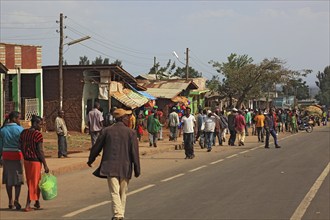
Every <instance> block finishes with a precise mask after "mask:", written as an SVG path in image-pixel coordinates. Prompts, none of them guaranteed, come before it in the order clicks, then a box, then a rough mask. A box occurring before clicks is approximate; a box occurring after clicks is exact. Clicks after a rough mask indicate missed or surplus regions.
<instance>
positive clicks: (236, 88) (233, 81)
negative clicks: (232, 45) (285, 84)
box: [210, 53, 291, 108]
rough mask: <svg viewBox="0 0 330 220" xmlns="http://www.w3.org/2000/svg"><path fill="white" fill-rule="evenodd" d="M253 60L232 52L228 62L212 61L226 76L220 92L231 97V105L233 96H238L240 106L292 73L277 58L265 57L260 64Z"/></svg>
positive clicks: (237, 105) (238, 105) (218, 70)
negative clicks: (264, 88)
mask: <svg viewBox="0 0 330 220" xmlns="http://www.w3.org/2000/svg"><path fill="white" fill-rule="evenodd" d="M252 62H253V59H252V58H251V57H249V56H248V55H237V54H234V53H232V54H230V56H229V57H228V58H227V62H223V63H219V62H216V61H212V60H211V61H210V63H211V64H212V66H213V67H214V68H216V71H217V72H219V73H220V74H222V75H223V76H224V79H223V82H222V83H221V84H220V86H219V92H220V94H223V96H224V97H229V100H230V103H229V106H231V105H232V98H237V100H238V101H237V104H236V107H238V108H240V107H241V105H242V103H243V102H244V101H246V100H248V99H250V98H254V97H258V96H259V95H260V93H261V91H262V88H263V87H265V85H267V88H272V87H274V86H275V84H276V83H279V82H281V80H282V77H283V76H285V75H288V74H291V73H290V71H288V70H286V69H285V68H284V67H283V62H282V61H281V60H279V59H277V58H273V59H272V60H268V59H264V60H263V61H262V62H261V63H260V64H253V63H252ZM284 78H285V77H284ZM224 97H222V98H224Z"/></svg>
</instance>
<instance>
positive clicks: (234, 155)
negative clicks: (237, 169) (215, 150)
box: [226, 154, 238, 159]
mask: <svg viewBox="0 0 330 220" xmlns="http://www.w3.org/2000/svg"><path fill="white" fill-rule="evenodd" d="M237 155H238V154H233V155H230V156H228V157H226V158H228V159H229V158H232V157H236V156H237Z"/></svg>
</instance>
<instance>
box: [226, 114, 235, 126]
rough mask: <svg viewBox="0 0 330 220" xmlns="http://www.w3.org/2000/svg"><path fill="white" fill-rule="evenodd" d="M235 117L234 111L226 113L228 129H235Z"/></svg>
mask: <svg viewBox="0 0 330 220" xmlns="http://www.w3.org/2000/svg"><path fill="white" fill-rule="evenodd" d="M235 117H236V114H234V113H231V114H230V115H228V128H229V130H235Z"/></svg>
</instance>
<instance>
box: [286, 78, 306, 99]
mask: <svg viewBox="0 0 330 220" xmlns="http://www.w3.org/2000/svg"><path fill="white" fill-rule="evenodd" d="M282 92H283V94H284V95H286V96H296V98H297V99H298V100H302V99H308V98H309V86H308V85H306V81H303V80H302V78H298V79H289V80H288V81H287V82H286V84H284V85H283V88H282Z"/></svg>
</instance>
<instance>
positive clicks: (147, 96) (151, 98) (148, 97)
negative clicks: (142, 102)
mask: <svg viewBox="0 0 330 220" xmlns="http://www.w3.org/2000/svg"><path fill="white" fill-rule="evenodd" d="M129 86H130V87H131V89H132V90H133V91H134V92H137V93H139V94H141V95H143V96H144V97H146V98H147V99H150V100H156V99H157V98H156V97H154V96H152V95H150V94H149V93H147V92H144V91H138V90H136V89H135V88H134V87H133V86H131V85H129Z"/></svg>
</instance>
